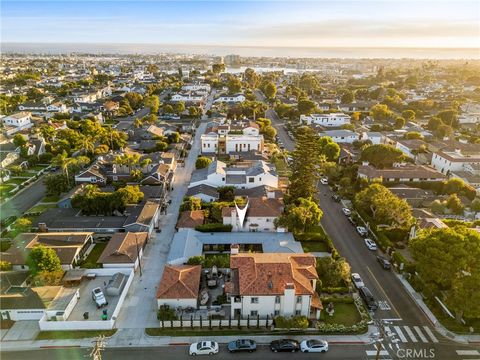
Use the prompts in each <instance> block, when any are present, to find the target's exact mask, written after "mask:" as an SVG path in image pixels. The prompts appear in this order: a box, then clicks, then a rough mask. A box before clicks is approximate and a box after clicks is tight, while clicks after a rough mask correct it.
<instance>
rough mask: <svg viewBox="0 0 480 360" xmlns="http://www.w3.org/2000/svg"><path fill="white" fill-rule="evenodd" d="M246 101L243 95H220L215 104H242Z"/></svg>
mask: <svg viewBox="0 0 480 360" xmlns="http://www.w3.org/2000/svg"><path fill="white" fill-rule="evenodd" d="M245 100H246V97H245V95H243V94H235V95H220V96H219V97H218V98H216V99H215V101H214V102H215V103H221V102H226V103H242V102H244V101H245Z"/></svg>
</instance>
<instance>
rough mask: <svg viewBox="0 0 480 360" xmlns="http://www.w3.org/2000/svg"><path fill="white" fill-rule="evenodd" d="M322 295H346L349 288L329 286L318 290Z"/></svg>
mask: <svg viewBox="0 0 480 360" xmlns="http://www.w3.org/2000/svg"><path fill="white" fill-rule="evenodd" d="M320 290H321V292H322V293H326V294H346V293H348V292H349V288H348V287H347V286H337V287H335V286H330V287H324V288H320Z"/></svg>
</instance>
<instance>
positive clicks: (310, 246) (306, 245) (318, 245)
mask: <svg viewBox="0 0 480 360" xmlns="http://www.w3.org/2000/svg"><path fill="white" fill-rule="evenodd" d="M301 244H302V248H303V251H304V252H306V253H307V252H330V249H329V248H328V246H327V244H325V243H324V242H323V241H301Z"/></svg>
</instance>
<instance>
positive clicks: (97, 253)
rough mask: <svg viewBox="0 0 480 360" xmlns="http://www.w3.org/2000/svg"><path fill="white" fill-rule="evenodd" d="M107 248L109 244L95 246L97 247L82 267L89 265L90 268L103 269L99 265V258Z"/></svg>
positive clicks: (82, 263)
mask: <svg viewBox="0 0 480 360" xmlns="http://www.w3.org/2000/svg"><path fill="white" fill-rule="evenodd" d="M106 246H107V243H98V244H95V247H94V248H93V249H92V251H90V254H88V256H87V258H86V259H85V260H83V261H82V262H81V264H80V265H87V264H88V266H89V267H90V268H93V267H101V265H99V264H97V261H98V258H99V257H100V255H101V254H102V252H103V250H105V247H106Z"/></svg>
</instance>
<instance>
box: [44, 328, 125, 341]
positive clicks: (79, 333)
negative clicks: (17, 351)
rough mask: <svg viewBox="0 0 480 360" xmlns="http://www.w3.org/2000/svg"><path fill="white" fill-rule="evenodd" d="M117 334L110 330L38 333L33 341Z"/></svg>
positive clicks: (114, 330)
mask: <svg viewBox="0 0 480 360" xmlns="http://www.w3.org/2000/svg"><path fill="white" fill-rule="evenodd" d="M116 332H117V329H112V330H75V331H67V330H62V331H40V332H39V333H38V335H37V338H36V339H35V340H62V339H84V338H93V337H97V336H100V335H104V336H107V337H110V336H112V335H114V334H115V333H116Z"/></svg>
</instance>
